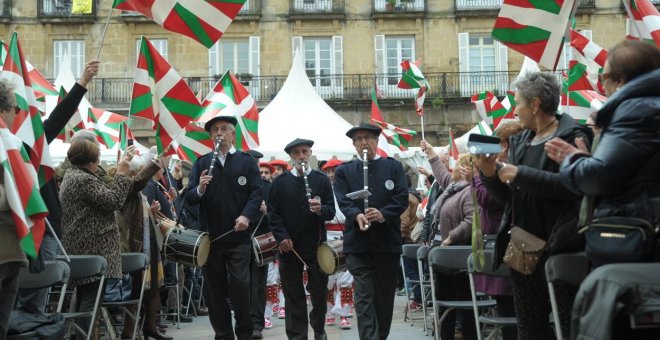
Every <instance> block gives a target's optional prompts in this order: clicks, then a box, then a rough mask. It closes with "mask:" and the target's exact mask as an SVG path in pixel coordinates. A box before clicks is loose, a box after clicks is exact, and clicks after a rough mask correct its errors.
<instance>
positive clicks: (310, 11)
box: [289, 0, 346, 20]
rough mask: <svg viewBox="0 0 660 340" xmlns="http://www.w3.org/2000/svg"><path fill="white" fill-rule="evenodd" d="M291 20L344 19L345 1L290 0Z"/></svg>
mask: <svg viewBox="0 0 660 340" xmlns="http://www.w3.org/2000/svg"><path fill="white" fill-rule="evenodd" d="M289 1H290V2H289V19H290V20H318V19H330V20H336V19H344V17H345V16H346V12H345V6H344V0H289Z"/></svg>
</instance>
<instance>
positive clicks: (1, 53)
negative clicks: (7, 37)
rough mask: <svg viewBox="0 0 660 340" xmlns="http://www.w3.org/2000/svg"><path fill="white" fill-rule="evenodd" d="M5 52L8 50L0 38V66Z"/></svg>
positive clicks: (5, 56)
mask: <svg viewBox="0 0 660 340" xmlns="http://www.w3.org/2000/svg"><path fill="white" fill-rule="evenodd" d="M7 53H9V50H8V49H7V44H5V42H4V41H3V40H0V66H3V65H4V64H5V59H7Z"/></svg>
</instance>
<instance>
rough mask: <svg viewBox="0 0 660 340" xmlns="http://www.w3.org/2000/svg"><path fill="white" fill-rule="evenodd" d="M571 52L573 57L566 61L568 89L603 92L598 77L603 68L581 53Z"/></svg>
mask: <svg viewBox="0 0 660 340" xmlns="http://www.w3.org/2000/svg"><path fill="white" fill-rule="evenodd" d="M573 52H574V53H573V59H571V60H570V61H569V62H568V91H578V90H593V91H598V92H600V93H605V90H604V89H603V85H602V84H600V81H599V79H598V74H599V73H601V71H602V69H603V68H602V67H600V66H599V65H598V64H597V63H596V62H595V61H593V60H588V59H587V58H585V57H584V56H583V55H582V54H580V53H577V52H575V51H573Z"/></svg>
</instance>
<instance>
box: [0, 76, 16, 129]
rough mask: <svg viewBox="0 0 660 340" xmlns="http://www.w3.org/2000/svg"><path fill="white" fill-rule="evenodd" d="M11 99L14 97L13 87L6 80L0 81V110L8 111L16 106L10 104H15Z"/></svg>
mask: <svg viewBox="0 0 660 340" xmlns="http://www.w3.org/2000/svg"><path fill="white" fill-rule="evenodd" d="M12 97H14V89H13V86H12V85H11V83H10V82H9V81H7V79H0V110H2V111H9V110H10V109H11V108H12V107H13V106H16V104H12V103H15V102H16V101H15V100H13V99H12ZM10 128H11V126H10Z"/></svg>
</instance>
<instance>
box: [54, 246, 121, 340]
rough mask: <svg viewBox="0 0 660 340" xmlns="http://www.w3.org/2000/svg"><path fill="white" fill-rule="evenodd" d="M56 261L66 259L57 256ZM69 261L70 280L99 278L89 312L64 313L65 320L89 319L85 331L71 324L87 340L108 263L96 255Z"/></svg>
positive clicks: (92, 327)
mask: <svg viewBox="0 0 660 340" xmlns="http://www.w3.org/2000/svg"><path fill="white" fill-rule="evenodd" d="M57 259H58V260H60V261H66V258H65V257H63V256H58V257H57ZM69 259H70V262H69V263H68V264H69V268H70V269H71V274H70V279H71V280H80V279H86V278H93V277H98V278H100V283H99V289H98V291H97V293H96V298H95V299H94V307H93V309H92V310H91V311H86V312H75V313H64V318H65V319H66V320H77V319H83V318H90V319H91V321H90V323H89V327H88V329H87V331H85V330H84V329H82V328H81V327H80V326H79V325H78V324H76V323H75V322H74V323H73V325H74V326H73V327H74V330H75V331H76V332H78V333H80V334H81V335H82V336H84V337H86V338H87V339H88V340H89V339H90V338H91V336H92V330H93V329H94V323H95V321H96V315H97V313H98V309H99V304H100V302H101V299H102V297H103V294H104V292H105V271H106V269H107V268H108V262H107V261H106V260H105V258H104V257H103V256H98V255H69Z"/></svg>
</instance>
